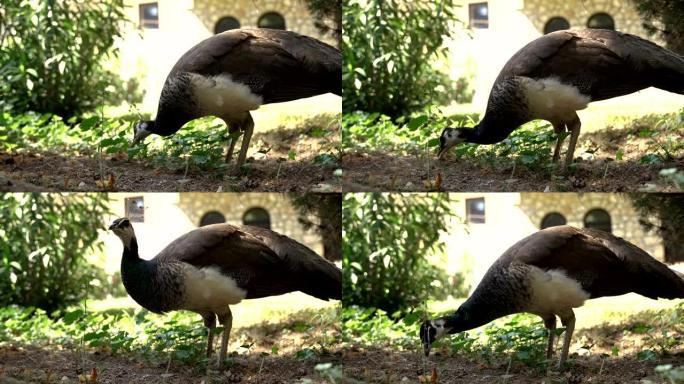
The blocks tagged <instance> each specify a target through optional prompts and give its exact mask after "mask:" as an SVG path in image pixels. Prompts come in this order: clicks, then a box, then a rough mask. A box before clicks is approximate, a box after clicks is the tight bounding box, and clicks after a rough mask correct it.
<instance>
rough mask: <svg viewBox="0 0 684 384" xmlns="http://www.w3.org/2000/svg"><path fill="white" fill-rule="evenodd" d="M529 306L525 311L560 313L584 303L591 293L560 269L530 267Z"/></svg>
mask: <svg viewBox="0 0 684 384" xmlns="http://www.w3.org/2000/svg"><path fill="white" fill-rule="evenodd" d="M530 282H531V286H530V288H531V293H532V297H531V300H530V307H529V308H527V310H526V312H530V313H536V314H549V313H555V314H558V313H562V312H565V311H567V310H568V309H571V308H577V307H581V306H582V305H584V302H585V301H586V300H588V299H589V298H590V297H591V295H590V294H589V293H588V292H586V291H585V290H584V289H582V285H581V284H580V283H579V281H577V280H574V279H572V278H570V277H568V276H567V274H566V273H565V272H564V271H563V270H560V269H552V270H548V271H544V270H542V269H540V268H536V267H532V270H531V276H530Z"/></svg>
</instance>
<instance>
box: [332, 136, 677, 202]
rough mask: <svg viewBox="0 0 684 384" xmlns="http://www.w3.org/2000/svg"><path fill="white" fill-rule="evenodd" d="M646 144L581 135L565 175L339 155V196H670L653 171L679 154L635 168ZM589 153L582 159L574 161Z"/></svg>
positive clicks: (506, 166) (507, 165) (673, 163)
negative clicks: (449, 193)
mask: <svg viewBox="0 0 684 384" xmlns="http://www.w3.org/2000/svg"><path fill="white" fill-rule="evenodd" d="M682 140H684V134H683V135H682ZM566 141H567V140H566ZM647 141H648V140H647V139H641V138H636V137H634V129H633V130H627V129H606V130H602V131H597V132H592V133H587V134H584V135H582V136H580V139H579V142H578V148H577V150H576V151H575V156H576V169H575V170H570V171H569V172H568V173H567V174H565V173H563V172H560V171H555V172H548V171H544V170H531V169H526V168H525V167H520V166H518V167H515V166H514V161H513V160H512V159H511V160H508V161H507V160H502V161H500V162H498V163H496V164H488V163H483V162H481V161H478V160H476V159H461V160H454V159H453V158H452V157H447V159H446V160H444V161H438V160H437V159H436V156H434V154H431V155H430V156H425V155H419V156H396V155H393V154H392V153H387V152H372V153H358V152H353V153H345V154H344V155H343V157H342V164H343V168H344V172H345V173H344V177H343V183H344V189H345V191H386V190H397V191H428V190H443V191H470V192H472V191H494V192H503V191H515V192H530V191H552V192H553V191H557V192H565V191H572V192H628V191H665V192H671V191H675V190H676V188H675V186H674V185H673V184H671V183H669V182H668V181H667V180H665V179H664V178H662V177H661V176H660V175H659V172H660V170H662V169H667V168H679V169H682V168H684V155H683V154H681V153H679V154H678V155H677V156H678V157H675V158H674V159H671V160H667V161H664V162H660V163H657V164H642V163H639V161H638V159H639V158H640V157H641V156H643V155H645V154H647V153H649V150H648V149H647V148H649V144H648V143H647ZM618 151H621V153H624V155H623V156H624V157H623V158H622V160H614V159H616V157H617V154H618ZM590 152H591V153H592V154H591V155H590V156H586V157H587V158H588V159H587V160H582V158H583V157H582V158H579V155H581V154H588V153H590ZM563 156H564V155H563ZM563 158H564V157H561V159H563ZM438 175H439V177H438ZM438 178H439V179H441V180H438Z"/></svg>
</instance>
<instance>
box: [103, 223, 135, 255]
mask: <svg viewBox="0 0 684 384" xmlns="http://www.w3.org/2000/svg"><path fill="white" fill-rule="evenodd" d="M109 230H110V231H112V232H114V234H115V235H116V236H117V237H119V239H121V242H123V244H124V246H125V247H126V248H130V246H131V240H132V239H133V238H134V237H135V232H134V231H133V226H132V225H131V222H130V220H128V219H127V218H125V217H122V218H119V219H116V220H114V221H113V222H112V224H111V225H110V226H109Z"/></svg>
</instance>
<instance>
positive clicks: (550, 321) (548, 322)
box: [544, 315, 556, 359]
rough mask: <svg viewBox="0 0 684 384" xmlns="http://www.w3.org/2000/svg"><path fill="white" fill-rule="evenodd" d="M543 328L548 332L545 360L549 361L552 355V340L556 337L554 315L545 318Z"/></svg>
mask: <svg viewBox="0 0 684 384" xmlns="http://www.w3.org/2000/svg"><path fill="white" fill-rule="evenodd" d="M544 326H545V327H546V329H548V330H549V344H548V345H547V347H546V358H547V359H550V358H551V356H552V355H553V339H554V338H555V336H556V332H555V330H556V315H551V316H549V317H547V318H545V319H544Z"/></svg>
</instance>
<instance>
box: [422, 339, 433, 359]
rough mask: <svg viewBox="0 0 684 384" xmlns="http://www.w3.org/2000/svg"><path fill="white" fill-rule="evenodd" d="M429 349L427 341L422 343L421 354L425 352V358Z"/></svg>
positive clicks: (428, 353)
mask: <svg viewBox="0 0 684 384" xmlns="http://www.w3.org/2000/svg"><path fill="white" fill-rule="evenodd" d="M430 347H431V345H430V342H429V341H426V342H424V343H423V352H425V356H426V357H427V356H430Z"/></svg>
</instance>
